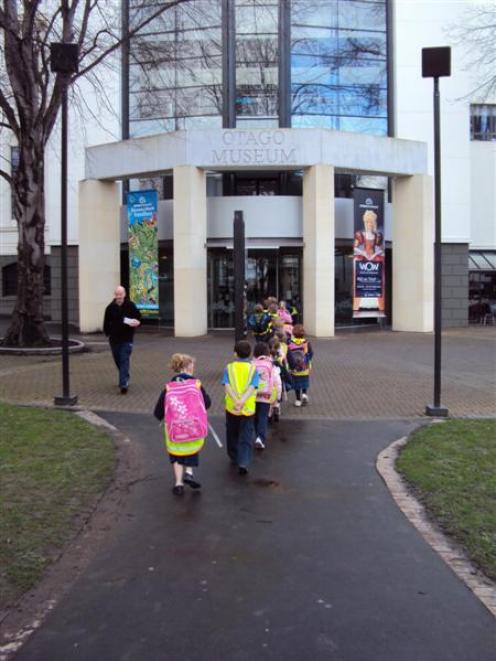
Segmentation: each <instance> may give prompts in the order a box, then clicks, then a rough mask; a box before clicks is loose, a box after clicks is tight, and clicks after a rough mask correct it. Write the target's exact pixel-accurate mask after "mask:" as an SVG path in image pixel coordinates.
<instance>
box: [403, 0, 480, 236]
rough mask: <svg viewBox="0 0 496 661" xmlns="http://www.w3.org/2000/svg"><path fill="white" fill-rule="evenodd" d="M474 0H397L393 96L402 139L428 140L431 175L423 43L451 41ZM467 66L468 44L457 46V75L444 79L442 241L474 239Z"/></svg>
mask: <svg viewBox="0 0 496 661" xmlns="http://www.w3.org/2000/svg"><path fill="white" fill-rule="evenodd" d="M469 5H470V3H469V2H467V1H465V0H461V1H459V2H453V1H449V0H435V2H432V0H415V2H412V0H394V2H393V15H394V18H393V20H394V39H395V44H394V46H395V47H394V94H395V102H396V103H395V125H396V132H395V134H396V136H397V137H398V138H408V139H412V140H421V141H424V142H426V143H428V149H429V170H428V171H429V174H431V175H432V174H433V173H434V153H433V81H432V79H431V78H422V71H421V51H422V48H423V47H426V46H428V47H433V46H448V45H451V43H452V40H450V38H449V36H448V34H447V30H448V26H449V25H450V24H457V23H459V22H460V21H462V20H463V12H464V11H466V10H467V7H468V6H469ZM474 86H475V85H474V81H473V80H472V79H471V76H470V73H469V72H467V71H465V69H464V66H463V47H454V46H452V75H451V77H449V78H441V79H440V96H441V159H442V205H443V231H442V236H443V238H442V240H443V241H444V242H447V243H458V242H459V243H468V242H469V240H470V222H469V218H470V212H471V210H470V181H471V179H470V168H471V156H470V104H469V101H468V100H467V98H464V97H465V95H467V94H469V93H470V91H471V90H472V89H473V88H474Z"/></svg>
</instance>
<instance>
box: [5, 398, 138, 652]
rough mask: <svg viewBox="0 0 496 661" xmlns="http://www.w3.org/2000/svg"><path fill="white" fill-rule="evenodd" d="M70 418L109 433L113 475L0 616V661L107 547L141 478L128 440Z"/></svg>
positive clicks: (90, 417) (96, 421) (93, 417)
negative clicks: (55, 551) (34, 579)
mask: <svg viewBox="0 0 496 661" xmlns="http://www.w3.org/2000/svg"><path fill="white" fill-rule="evenodd" d="M37 408H39V407H37ZM43 408H45V407H43ZM74 415H77V416H78V417H80V418H82V419H83V420H85V421H86V422H88V423H89V424H92V425H94V426H95V427H100V428H104V429H105V430H106V431H107V432H109V433H110V435H111V437H112V440H113V443H114V447H115V454H116V466H115V471H114V475H113V477H112V479H111V481H110V482H109V484H108V486H107V488H106V489H105V490H104V491H103V492H102V493H101V494H100V496H99V497H98V498H97V499H96V500H95V502H94V503H93V505H92V509H91V511H90V512H89V513H88V515H87V516H85V517H84V520H83V521H82V524H81V526H80V528H79V529H78V530H77V531H76V532H75V533H74V535H73V537H72V538H70V539H69V540H68V541H67V542H66V543H65V544H64V545H63V547H62V548H61V549H60V552H59V554H58V556H57V557H56V558H55V560H54V561H53V562H52V563H51V564H50V565H49V566H48V567H47V569H46V571H45V574H44V576H43V577H42V578H41V580H40V582H39V583H38V584H37V585H35V586H34V587H33V588H31V589H30V590H28V591H27V592H25V593H24V594H23V595H21V597H20V598H19V599H18V601H17V602H15V603H14V604H12V606H11V607H10V608H9V609H8V610H6V611H3V612H2V613H1V615H2V617H1V618H0V661H8V660H9V659H11V658H12V657H13V656H14V655H15V654H16V653H17V652H18V651H19V650H20V648H21V647H22V646H23V645H24V644H25V643H26V642H27V641H28V640H29V638H30V637H31V636H32V635H33V634H35V633H36V631H37V630H38V629H39V628H40V627H41V625H42V624H43V622H44V621H45V619H46V617H47V616H48V615H49V613H50V612H51V611H52V610H53V609H54V608H55V607H56V606H57V605H58V604H59V602H60V601H61V600H62V598H63V597H64V596H65V595H66V594H67V592H68V591H69V590H70V589H71V587H72V586H73V585H74V583H75V582H76V580H77V579H78V578H79V577H80V576H81V574H82V573H83V571H84V570H85V569H86V568H87V567H88V565H89V564H90V562H91V560H92V559H93V558H94V557H95V555H96V554H97V553H98V551H99V550H101V549H102V548H103V547H104V545H105V544H107V543H109V541H110V539H111V536H112V535H113V534H114V532H115V530H116V528H117V525H118V522H119V519H120V518H121V516H122V512H123V511H124V503H123V501H124V500H125V499H126V497H127V496H128V494H129V489H130V486H132V484H134V483H135V482H136V481H138V480H139V478H140V477H141V474H142V462H141V460H140V457H139V448H138V447H137V446H136V444H135V443H133V442H132V441H131V439H130V438H128V437H127V436H125V435H124V434H122V433H121V432H120V431H119V430H118V429H117V427H115V426H114V425H111V424H110V423H109V422H107V420H105V419H104V418H102V417H101V416H99V415H97V414H96V413H94V412H93V411H90V410H88V409H84V410H75V411H74ZM136 478H138V480H137V479H136Z"/></svg>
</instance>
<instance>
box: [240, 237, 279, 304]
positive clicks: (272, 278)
mask: <svg viewBox="0 0 496 661" xmlns="http://www.w3.org/2000/svg"><path fill="white" fill-rule="evenodd" d="M277 253H278V251H277V250H248V257H247V259H246V274H245V277H246V302H247V312H248V314H250V313H251V312H252V310H253V308H254V307H255V305H256V304H257V303H261V302H262V301H264V300H265V299H266V298H267V297H268V296H278V282H277V258H278V255H277Z"/></svg>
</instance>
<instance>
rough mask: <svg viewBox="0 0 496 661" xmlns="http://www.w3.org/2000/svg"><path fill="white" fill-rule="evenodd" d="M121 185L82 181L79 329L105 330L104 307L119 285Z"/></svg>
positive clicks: (80, 190) (90, 180)
mask: <svg viewBox="0 0 496 661" xmlns="http://www.w3.org/2000/svg"><path fill="white" fill-rule="evenodd" d="M119 219H120V186H119V184H118V183H115V182H107V181H97V180H93V179H87V180H85V181H80V182H79V223H78V224H79V260H78V261H79V329H80V331H81V333H93V332H96V331H100V330H102V327H103V315H104V312H105V307H106V306H107V305H108V304H109V303H110V301H111V300H112V298H113V293H114V289H115V287H116V286H117V285H119V284H120V282H119V281H120V232H119Z"/></svg>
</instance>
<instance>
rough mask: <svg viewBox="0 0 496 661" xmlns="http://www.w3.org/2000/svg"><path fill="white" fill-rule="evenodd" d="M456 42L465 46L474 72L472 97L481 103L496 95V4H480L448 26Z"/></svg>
mask: <svg viewBox="0 0 496 661" xmlns="http://www.w3.org/2000/svg"><path fill="white" fill-rule="evenodd" d="M447 34H448V36H449V37H450V38H451V39H453V41H454V43H455V44H457V45H460V46H462V47H463V53H464V56H463V57H464V61H465V67H466V69H467V70H470V71H472V72H473V73H474V80H475V86H474V89H472V90H470V92H469V95H468V96H470V97H471V98H474V97H477V99H478V100H479V101H480V102H483V101H485V100H486V99H494V97H495V96H496V4H495V3H494V0H493V1H492V2H483V3H476V4H473V5H472V6H470V7H468V8H467V10H466V12H464V13H463V16H462V20H461V21H459V22H458V23H457V24H453V25H451V26H450V27H449V28H448V29H447Z"/></svg>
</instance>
